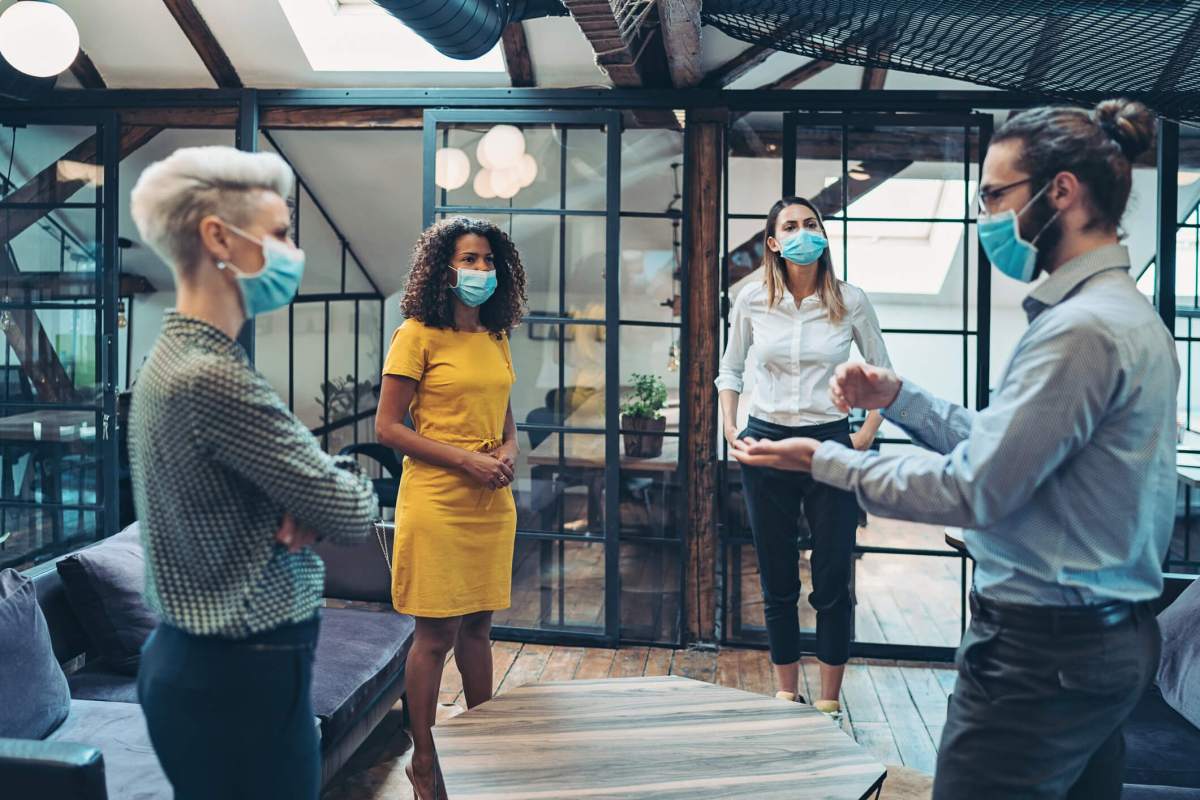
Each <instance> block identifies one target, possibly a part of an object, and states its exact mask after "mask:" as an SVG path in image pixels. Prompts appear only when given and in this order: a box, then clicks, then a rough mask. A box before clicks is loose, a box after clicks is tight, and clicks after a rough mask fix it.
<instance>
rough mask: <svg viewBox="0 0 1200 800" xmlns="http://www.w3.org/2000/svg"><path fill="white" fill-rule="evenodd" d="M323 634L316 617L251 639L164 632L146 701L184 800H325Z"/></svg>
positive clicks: (151, 663) (148, 663)
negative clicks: (319, 711) (318, 677)
mask: <svg viewBox="0 0 1200 800" xmlns="http://www.w3.org/2000/svg"><path fill="white" fill-rule="evenodd" d="M317 629H318V621H317V619H316V618H314V619H312V620H311V621H309V622H302V623H299V624H297V625H288V626H286V627H283V628H278V629H276V630H273V631H269V632H267V633H263V634H259V635H257V636H254V637H251V638H250V639H245V640H231V639H220V638H216V637H207V636H193V635H191V634H188V633H184V632H183V631H181V630H179V629H178V628H174V627H172V626H170V625H166V624H160V625H159V626H158V627H157V628H156V629H155V630H154V632H153V633H152V634H151V635H150V638H149V640H148V641H147V642H146V644H145V646H144V647H143V648H142V663H141V668H140V669H139V670H138V698H139V700H140V701H141V703H142V709H143V710H144V712H145V714H146V723H147V725H148V727H149V730H150V741H151V743H152V744H153V745H154V751H155V752H156V753H157V754H158V760H159V762H160V763H161V764H162V767H163V771H164V772H166V774H167V778H169V779H170V781H171V785H172V786H173V787H174V789H175V800H215V798H222V800H241V798H245V800H251V798H253V799H254V800H265V799H266V798H278V800H285V798H286V800H316V798H317V794H318V792H319V791H320V788H321V757H320V751H319V749H318V748H319V745H318V740H317V728H316V719H315V717H314V716H313V710H312V699H311V697H310V687H311V684H312V661H313V651H314V648H315V647H316V643H317Z"/></svg>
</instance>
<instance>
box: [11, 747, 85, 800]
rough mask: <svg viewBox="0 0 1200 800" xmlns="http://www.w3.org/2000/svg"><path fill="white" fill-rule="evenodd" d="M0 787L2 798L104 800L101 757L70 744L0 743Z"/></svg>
mask: <svg viewBox="0 0 1200 800" xmlns="http://www.w3.org/2000/svg"><path fill="white" fill-rule="evenodd" d="M0 786H3V787H4V796H5V797H47V798H49V797H53V798H54V799H55V800H108V788H107V787H106V786H105V783H104V756H102V755H101V754H100V750H99V749H97V748H95V747H91V746H89V745H83V744H75V743H73V742H46V741H38V740H25V739H0Z"/></svg>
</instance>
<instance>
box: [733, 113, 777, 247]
mask: <svg viewBox="0 0 1200 800" xmlns="http://www.w3.org/2000/svg"><path fill="white" fill-rule="evenodd" d="M782 141H783V114H781V113H778V112H753V113H750V114H747V115H745V116H743V117H741V118H740V119H737V120H734V121H733V123H732V124H731V125H730V130H729V170H728V174H727V176H726V180H727V181H728V182H729V206H728V208H727V209H726V210H727V211H728V213H731V214H764V215H765V214H766V213H767V211H768V210H769V209H770V207H771V203H774V202H775V201H776V200H777V199H779V196H780V195H781V194H782V190H783V160H782V157H781V156H782V152H781V151H780V146H781V143H782ZM741 241H742V240H740V239H738V240H731V242H730V244H731V245H732V246H736V245H737V244H740V243H741ZM732 246H731V248H730V249H733V247H732Z"/></svg>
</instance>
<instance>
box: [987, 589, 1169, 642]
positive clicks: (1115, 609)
mask: <svg viewBox="0 0 1200 800" xmlns="http://www.w3.org/2000/svg"><path fill="white" fill-rule="evenodd" d="M1149 609H1150V605H1149V604H1148V603H1130V602H1127V601H1124V600H1110V601H1108V602H1106V603H1099V604H1097V605H1089V606H1029V605H1019V604H1016V603H1000V602H997V601H995V600H988V599H987V598H986V597H981V596H980V595H978V594H976V593H975V592H971V615H972V616H974V617H976V618H978V619H979V620H980V621H981V622H992V623H995V624H997V625H1002V626H1004V627H1009V628H1016V629H1018V630H1023V631H1031V632H1035V633H1047V634H1052V635H1053V634H1060V633H1062V634H1071V633H1095V632H1097V631H1102V630H1106V629H1108V628H1115V627H1117V626H1118V625H1123V624H1125V623H1126V622H1129V621H1131V620H1136V619H1138V617H1139V614H1144V613H1148V612H1149Z"/></svg>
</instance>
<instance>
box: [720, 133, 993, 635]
mask: <svg viewBox="0 0 1200 800" xmlns="http://www.w3.org/2000/svg"><path fill="white" fill-rule="evenodd" d="M990 125H991V118H990V117H987V116H983V115H974V114H962V115H924V114H901V113H896V114H858V113H795V112H790V113H782V114H779V113H765V112H752V113H749V114H744V115H738V116H735V118H734V119H733V121H732V122H731V125H730V130H729V141H730V148H729V153H728V167H727V169H726V175H727V176H728V177H727V182H726V214H725V217H726V235H725V239H726V255H725V259H724V264H723V268H724V274H723V286H724V287H725V288H724V297H723V298H722V309H723V312H724V314H725V316H726V318H727V317H728V311H729V309H730V308H731V306H732V301H733V299H734V298H735V297H736V296H737V293H738V292H739V291H741V290H742V289H743V288H744V287H745V286H747V285H748V284H749V283H751V282H752V281H756V280H761V279H762V273H761V262H762V248H763V234H764V229H763V226H764V223H765V220H766V216H767V212H768V211H769V209H770V206H771V205H772V204H773V203H774V202H775V200H777V199H778V198H779V197H780V196H784V195H800V196H803V197H807V198H809V199H811V200H812V201H813V202H814V204H815V205H816V206H817V207H818V209H819V210H820V211H821V213H822V216H823V217H824V220H825V228H826V231H827V233H828V235H829V242H830V252H831V256H832V258H833V263H834V266H835V269H836V270H837V271H838V276H839V277H840V278H842V279H843V280H845V281H847V282H849V283H851V284H854V285H856V286H858V287H860V288H862V289H863V290H865V291H866V292H867V294H868V295H869V297H870V299H871V302H872V304H873V305H874V307H875V310H876V312H877V313H878V315H879V319H880V324H881V326H882V328H883V333H884V339H885V342H886V343H887V346H888V350H889V354H890V357H891V360H892V362H893V365H894V366H895V368H896V369H897V371H899V372H900V373H901V374H904V375H905V376H908V377H909V378H911V379H912V380H915V381H917V382H918V383H920V384H921V385H923V386H925V387H927V388H929V389H930V390H932V391H934V392H936V393H937V394H939V395H941V396H943V397H948V398H953V399H955V400H956V401H957V402H960V403H962V404H964V405H966V406H968V407H981V406H982V405H984V404H986V401H987V392H986V387H987V386H988V378H987V377H986V376H987V375H988V372H989V358H988V352H989V351H988V326H989V316H990V300H989V298H990V281H989V278H990V274H989V272H988V267H987V265H986V263H985V262H983V261H982V260H981V258H980V254H979V248H978V243H977V240H976V236H975V224H974V223H975V203H974V202H973V198H974V195H975V191H976V186H977V182H978V171H979V164H980V162H981V158H982V150H983V148H984V146H985V143H986V140H987V136H988V134H989V132H990ZM768 186H769V187H773V191H771V192H766V191H764V190H763V189H764V187H768ZM981 265H982V266H981ZM851 357H852V359H861V355H859V354H858V353H857V352H855V353H853V354H852V356H851ZM980 376H984V377H983V378H982V379H981V378H980ZM980 387H982V389H981V388H980ZM754 391H755V388H754V387H753V386H747V387H746V389H745V391H744V393H743V395H742V402H741V410H740V414H739V417H740V418H739V420H738V425H739V426H742V425H744V423H745V418H746V416H747V413H748V412H747V408H748V406H749V403H750V402H751V401H752V398H753V393H754ZM860 416H861V415H860ZM721 427H722V426H721V425H718V430H720V429H721ZM721 447H722V450H723V452H727V447H726V445H725V444H724V442H722V443H721ZM877 447H879V448H882V449H884V450H885V451H897V450H901V449H905V448H911V447H913V445H912V444H911V441H910V440H909V439H908V438H907V436H906V435H905V434H904V433H903V431H902V430H900V429H899V428H898V427H896V426H894V425H891V424H890V423H885V425H884V427H883V428H882V429H881V431H880V437H879V439H878V440H877ZM722 465H723V476H722V481H721V485H722V490H721V492H720V501H721V511H722V517H721V519H722V526H721V527H722V536H721V541H722V554H721V555H722V560H721V583H722V585H723V590H722V592H721V598H722V601H723V603H724V608H723V615H722V617H723V638H724V639H725V640H726V641H729V642H731V643H755V644H761V643H763V642H765V636H766V631H765V627H764V624H763V618H762V601H761V590H760V588H759V583H758V568H757V564H756V560H755V554H754V548H753V543H752V539H751V534H750V528H749V522H748V520H747V518H746V512H745V501H744V499H743V496H742V491H741V480H740V470H739V468H738V464H737V462H736V461H733V460H732V459H730V458H729V457H728V456H727V455H726V458H725V459H723V461H722ZM945 533H946V532H945V530H944V529H941V528H938V527H935V526H929V525H917V524H911V523H898V522H896V521H893V520H882V519H875V518H870V519H868V518H867V517H866V515H865V514H864V515H863V516H862V521H861V525H860V528H859V531H858V537H857V546H856V548H855V561H854V567H853V581H854V585H853V590H854V595H855V598H856V612H855V619H854V645H853V649H854V652H856V653H859V654H863V655H871V654H878V655H887V656H891V657H896V656H900V657H920V658H926V657H937V658H944V657H946V656H947V655H948V654H949V653H950V652H951V648H954V647H956V646H957V645H958V641H959V638H960V635H961V632H962V630H963V629H964V626H965V622H966V607H965V599H966V589H967V585H968V578H969V567H968V562H967V560H966V559H965V557H964V556H963V555H962V554H960V553H959V552H958V551H956V550H954V549H952V548H951V547H949V546H948V545H947V544H946V541H945ZM801 538H802V549H803V550H804V551H805V554H804V557H803V558H802V560H801V563H800V564H799V565H798V567H799V569H800V572H801V579H802V582H803V586H804V590H803V592H804V593H803V595H802V599H801V625H802V627H803V628H804V634H803V641H805V642H807V643H810V644H811V643H814V642H815V638H814V632H815V629H814V625H815V616H816V612H815V611H814V610H813V609H812V608H811V607H810V606H809V604H808V602H807V593H808V592H810V591H811V588H812V585H811V570H810V568H809V562H808V550H807V548H806V547H804V545H805V544H806V543H807V533H806V532H805V533H802V534H801ZM917 580H919V581H920V585H921V591H919V592H914V591H912V586H913V584H914V581H917Z"/></svg>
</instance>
